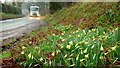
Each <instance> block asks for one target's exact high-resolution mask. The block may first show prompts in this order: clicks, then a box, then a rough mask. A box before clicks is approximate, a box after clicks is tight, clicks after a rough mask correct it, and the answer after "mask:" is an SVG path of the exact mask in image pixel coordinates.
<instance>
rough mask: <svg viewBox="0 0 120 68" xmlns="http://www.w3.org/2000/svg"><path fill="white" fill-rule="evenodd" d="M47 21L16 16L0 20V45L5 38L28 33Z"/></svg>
mask: <svg viewBox="0 0 120 68" xmlns="http://www.w3.org/2000/svg"><path fill="white" fill-rule="evenodd" d="M46 24H47V23H46V22H45V21H43V20H42V19H40V18H32V17H31V18H30V17H23V18H16V19H9V20H2V21H1V22H0V25H1V26H0V27H2V29H0V42H2V43H0V46H1V45H3V44H4V43H5V41H6V40H7V39H10V38H16V37H21V36H23V35H25V34H28V33H30V32H32V31H34V30H37V29H38V28H39V27H40V26H41V25H46Z"/></svg>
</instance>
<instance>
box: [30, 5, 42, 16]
mask: <svg viewBox="0 0 120 68" xmlns="http://www.w3.org/2000/svg"><path fill="white" fill-rule="evenodd" d="M29 16H30V17H39V16H40V14H39V6H30V14H29Z"/></svg>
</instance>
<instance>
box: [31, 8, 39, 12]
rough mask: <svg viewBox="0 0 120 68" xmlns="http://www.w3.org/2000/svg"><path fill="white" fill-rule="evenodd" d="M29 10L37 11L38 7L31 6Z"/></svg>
mask: <svg viewBox="0 0 120 68" xmlns="http://www.w3.org/2000/svg"><path fill="white" fill-rule="evenodd" d="M30 10H31V11H38V10H39V9H38V8H31V9H30Z"/></svg>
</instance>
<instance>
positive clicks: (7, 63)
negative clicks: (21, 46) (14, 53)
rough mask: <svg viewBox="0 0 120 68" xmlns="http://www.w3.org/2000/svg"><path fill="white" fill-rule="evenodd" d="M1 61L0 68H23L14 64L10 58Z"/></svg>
mask: <svg viewBox="0 0 120 68" xmlns="http://www.w3.org/2000/svg"><path fill="white" fill-rule="evenodd" d="M0 61H2V68H23V67H21V66H19V65H18V64H16V63H15V61H14V60H13V58H12V57H9V58H5V59H2V60H0Z"/></svg>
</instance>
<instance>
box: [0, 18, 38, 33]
mask: <svg viewBox="0 0 120 68" xmlns="http://www.w3.org/2000/svg"><path fill="white" fill-rule="evenodd" d="M38 20H39V19H38ZM38 20H37V19H34V18H33V19H31V18H29V17H23V18H17V19H9V20H3V21H1V22H0V25H1V26H2V29H0V31H5V30H9V29H13V28H17V27H20V26H24V25H26V24H29V23H32V22H35V21H38Z"/></svg>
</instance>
